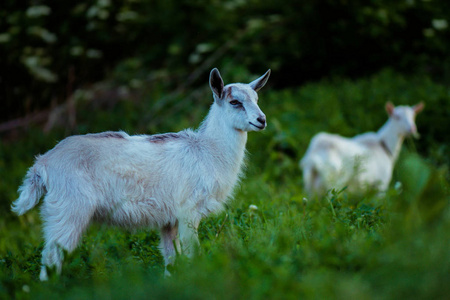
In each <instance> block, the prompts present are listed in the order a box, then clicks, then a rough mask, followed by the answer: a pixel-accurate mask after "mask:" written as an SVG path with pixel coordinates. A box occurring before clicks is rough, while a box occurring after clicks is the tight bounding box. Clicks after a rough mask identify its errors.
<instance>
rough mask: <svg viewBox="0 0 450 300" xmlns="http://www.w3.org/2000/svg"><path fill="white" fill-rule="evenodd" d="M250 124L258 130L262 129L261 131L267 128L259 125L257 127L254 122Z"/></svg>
mask: <svg viewBox="0 0 450 300" xmlns="http://www.w3.org/2000/svg"><path fill="white" fill-rule="evenodd" d="M248 123H250V125H253V126H255V127H256V128H258V129H261V130H262V129H264V128H265V126H257V125H255V124H253V123H252V122H248Z"/></svg>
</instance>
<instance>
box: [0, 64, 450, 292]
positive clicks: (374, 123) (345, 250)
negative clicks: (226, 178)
mask: <svg viewBox="0 0 450 300" xmlns="http://www.w3.org/2000/svg"><path fill="white" fill-rule="evenodd" d="M230 76H231V75H230ZM235 76H236V75H235ZM272 76H276V74H273V75H272ZM223 77H224V79H225V80H226V81H227V78H229V76H227V74H226V73H225V74H223ZM237 77H238V78H234V79H235V80H242V81H248V80H247V78H239V76H238V75H237ZM269 82H270V80H269ZM166 94H167V91H166V92H165V91H164V90H161V89H157V88H155V87H149V88H147V89H144V90H142V91H140V94H139V95H140V97H139V99H140V100H139V101H137V100H133V99H127V98H125V99H123V100H121V101H118V102H117V103H115V105H110V106H106V107H105V106H101V105H99V104H98V103H94V102H92V101H89V100H86V99H83V98H80V99H81V100H80V101H79V102H78V104H77V108H78V119H77V128H76V130H75V131H76V133H86V132H96V131H102V130H119V129H123V130H125V131H127V132H128V133H130V134H134V133H157V132H166V131H178V130H181V129H183V128H186V127H197V126H198V124H199V123H200V121H201V120H202V118H203V116H205V114H206V112H207V110H208V106H209V103H210V101H211V99H212V97H211V94H210V91H209V89H208V87H207V81H206V79H205V85H204V88H202V89H199V90H196V91H195V92H193V93H192V94H187V95H182V96H179V95H174V96H173V97H163V96H166ZM155 99H164V101H155ZM388 100H389V101H393V102H394V103H395V104H410V105H412V104H415V103H417V102H419V101H424V102H425V103H426V108H425V110H424V112H423V113H422V114H421V115H419V116H418V118H417V126H418V129H419V132H420V133H421V135H422V137H421V139H420V140H414V141H412V140H407V141H406V142H405V144H404V147H403V151H402V153H401V156H400V158H399V161H398V162H397V165H396V169H395V174H394V179H393V181H392V183H391V186H392V187H391V188H390V189H389V191H388V192H387V193H386V195H385V196H384V197H377V196H376V195H374V194H370V193H368V194H366V195H349V194H347V193H346V191H345V190H344V191H336V190H333V191H332V192H331V193H330V194H329V196H327V197H324V198H323V199H321V200H318V201H313V200H311V199H306V198H305V197H306V194H305V193H304V191H303V188H302V177H301V172H300V170H299V168H298V161H299V159H300V158H301V157H302V155H303V154H304V152H305V150H306V147H307V145H308V143H309V140H310V138H311V137H312V136H313V135H314V134H315V133H317V132H319V131H329V132H336V133H340V134H342V135H346V136H351V135H354V134H357V133H361V132H364V131H373V130H377V129H378V128H379V127H380V126H381V125H382V124H383V123H384V122H385V121H386V119H387V116H386V113H385V112H384V108H383V107H384V103H385V102H386V101H388ZM161 103H163V105H162V104H161ZM260 107H261V109H262V110H263V111H264V112H265V114H266V115H267V119H268V124H269V125H268V128H267V129H266V130H265V131H264V132H261V133H250V134H249V141H248V150H249V155H248V167H247V170H246V176H245V178H244V179H243V180H242V182H241V185H240V186H239V188H238V189H237V190H236V193H235V197H234V200H233V201H231V202H230V203H229V205H228V207H227V209H226V210H225V211H224V212H223V213H221V214H218V215H214V216H211V217H209V218H207V219H205V220H203V221H202V223H201V225H200V228H199V235H200V241H201V249H200V252H201V253H200V255H199V256H198V257H197V258H195V259H194V260H192V261H188V260H187V259H185V258H184V257H179V259H178V261H177V264H176V265H175V266H174V267H173V270H172V273H173V276H172V277H170V278H164V277H163V270H164V266H163V260H162V256H161V255H160V253H159V250H158V248H157V245H158V243H159V238H158V235H157V233H156V232H153V231H148V230H144V229H139V230H136V231H134V232H129V231H125V230H122V229H119V228H110V227H106V226H103V225H97V224H94V225H93V226H92V227H90V229H89V230H88V232H87V233H86V235H85V237H84V239H83V243H82V245H81V246H80V247H79V248H78V249H77V250H76V251H75V252H73V253H72V254H66V259H65V262H64V265H63V273H62V275H61V276H60V277H57V276H56V275H55V274H53V275H52V276H51V278H50V280H49V281H48V282H44V283H41V282H39V279H38V277H39V271H40V252H41V250H42V242H43V240H42V237H41V232H40V230H41V222H40V219H39V211H38V209H34V210H32V211H31V212H29V213H28V214H26V215H24V216H22V217H16V216H14V215H12V213H10V209H9V206H10V204H11V202H12V201H13V200H14V199H16V198H17V187H18V186H19V185H20V183H21V180H22V178H23V176H24V175H25V173H26V170H27V168H28V167H30V166H31V164H32V163H33V157H34V156H35V155H37V154H39V153H43V152H45V151H46V150H48V149H50V148H51V147H53V146H54V145H55V143H56V142H57V141H58V140H61V139H63V138H64V137H65V136H67V135H69V134H71V133H69V132H67V131H64V130H60V129H54V130H52V131H51V132H49V133H46V134H44V133H43V132H42V131H41V130H40V129H39V128H30V129H29V130H27V131H26V132H24V133H21V138H20V139H18V138H16V139H14V140H6V141H2V142H1V144H0V178H1V181H0V208H1V210H0V299H3V298H5V299H8V298H19V299H28V298H32V299H49V298H50V297H51V298H64V299H82V298H96V299H123V298H138V299H139V298H154V299H158V298H168V297H170V298H174V299H236V298H239V299H273V298H278V299H289V298H296V299H298V298H300V299H304V298H307V299H445V298H447V297H448V295H450V285H449V282H450V250H449V249H450V234H449V232H450V206H449V199H450V198H449V188H450V183H449V171H448V168H449V165H450V157H449V144H450V143H449V141H450V137H449V135H448V128H450V121H449V118H448V112H449V111H450V98H449V90H448V87H445V86H443V85H440V84H437V83H434V82H432V81H430V80H429V79H427V78H425V77H420V76H410V77H404V76H400V75H397V74H395V73H393V72H391V71H389V70H386V71H383V72H381V73H379V74H377V75H375V76H373V77H370V78H366V79H360V80H345V79H335V80H327V81H322V82H319V83H311V84H307V85H305V86H302V87H299V88H297V89H288V90H281V91H275V90H271V89H270V84H269V87H268V88H265V89H263V90H262V91H261V92H260ZM250 205H254V206H256V209H255V208H250V207H249V206H250Z"/></svg>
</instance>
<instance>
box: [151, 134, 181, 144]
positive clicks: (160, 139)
mask: <svg viewBox="0 0 450 300" xmlns="http://www.w3.org/2000/svg"><path fill="white" fill-rule="evenodd" d="M179 138H181V135H180V134H178V133H173V132H169V133H163V134H154V135H150V136H148V138H147V140H148V141H149V142H150V143H165V142H167V141H168V140H174V139H179Z"/></svg>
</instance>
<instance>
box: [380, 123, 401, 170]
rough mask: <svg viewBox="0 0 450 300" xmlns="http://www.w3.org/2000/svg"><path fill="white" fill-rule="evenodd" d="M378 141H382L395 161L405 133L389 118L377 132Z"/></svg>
mask: <svg viewBox="0 0 450 300" xmlns="http://www.w3.org/2000/svg"><path fill="white" fill-rule="evenodd" d="M377 135H378V138H379V140H380V142H383V143H384V144H385V145H386V147H387V148H388V149H389V151H390V152H391V153H390V155H391V157H392V160H393V161H395V160H397V158H398V155H399V154H400V150H401V148H402V144H403V140H404V139H405V134H404V133H403V132H402V131H401V130H400V129H399V128H398V127H397V126H396V125H395V123H394V122H393V121H392V120H391V119H389V120H388V121H387V122H386V123H385V124H384V125H383V126H382V127H381V128H380V130H378V132H377Z"/></svg>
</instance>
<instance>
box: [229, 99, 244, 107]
mask: <svg viewBox="0 0 450 300" xmlns="http://www.w3.org/2000/svg"><path fill="white" fill-rule="evenodd" d="M230 104H231V105H233V106H242V103H241V102H239V101H237V100H231V101H230Z"/></svg>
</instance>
